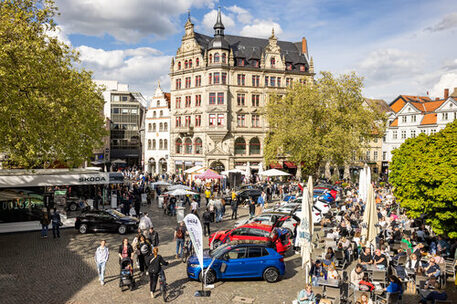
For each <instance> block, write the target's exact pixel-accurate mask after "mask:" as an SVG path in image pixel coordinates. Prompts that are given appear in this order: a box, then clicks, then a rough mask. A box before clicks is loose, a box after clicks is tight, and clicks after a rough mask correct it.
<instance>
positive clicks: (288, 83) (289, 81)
mask: <svg viewBox="0 0 457 304" xmlns="http://www.w3.org/2000/svg"><path fill="white" fill-rule="evenodd" d="M291 86H292V78H286V87H291Z"/></svg>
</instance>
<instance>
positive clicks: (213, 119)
mask: <svg viewBox="0 0 457 304" xmlns="http://www.w3.org/2000/svg"><path fill="white" fill-rule="evenodd" d="M209 126H210V127H214V126H216V114H209Z"/></svg>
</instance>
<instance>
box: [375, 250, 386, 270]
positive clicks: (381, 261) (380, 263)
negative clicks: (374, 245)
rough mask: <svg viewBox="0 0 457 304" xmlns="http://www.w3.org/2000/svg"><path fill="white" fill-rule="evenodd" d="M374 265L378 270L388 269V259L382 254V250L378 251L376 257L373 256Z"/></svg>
mask: <svg viewBox="0 0 457 304" xmlns="http://www.w3.org/2000/svg"><path fill="white" fill-rule="evenodd" d="M373 263H374V264H375V265H376V267H377V268H378V269H386V268H387V258H386V256H385V255H384V254H382V253H381V250H380V249H376V250H375V253H374V256H373Z"/></svg>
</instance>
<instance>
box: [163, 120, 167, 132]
mask: <svg viewBox="0 0 457 304" xmlns="http://www.w3.org/2000/svg"><path fill="white" fill-rule="evenodd" d="M163 130H164V131H165V132H167V131H168V123H167V122H166V123H164V124H163Z"/></svg>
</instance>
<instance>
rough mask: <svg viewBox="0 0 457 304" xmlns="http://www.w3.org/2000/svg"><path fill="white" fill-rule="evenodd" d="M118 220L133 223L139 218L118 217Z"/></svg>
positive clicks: (137, 221)
mask: <svg viewBox="0 0 457 304" xmlns="http://www.w3.org/2000/svg"><path fill="white" fill-rule="evenodd" d="M119 220H120V221H121V222H134V223H139V222H140V220H139V219H137V218H136V217H133V216H124V217H120V218H119Z"/></svg>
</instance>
